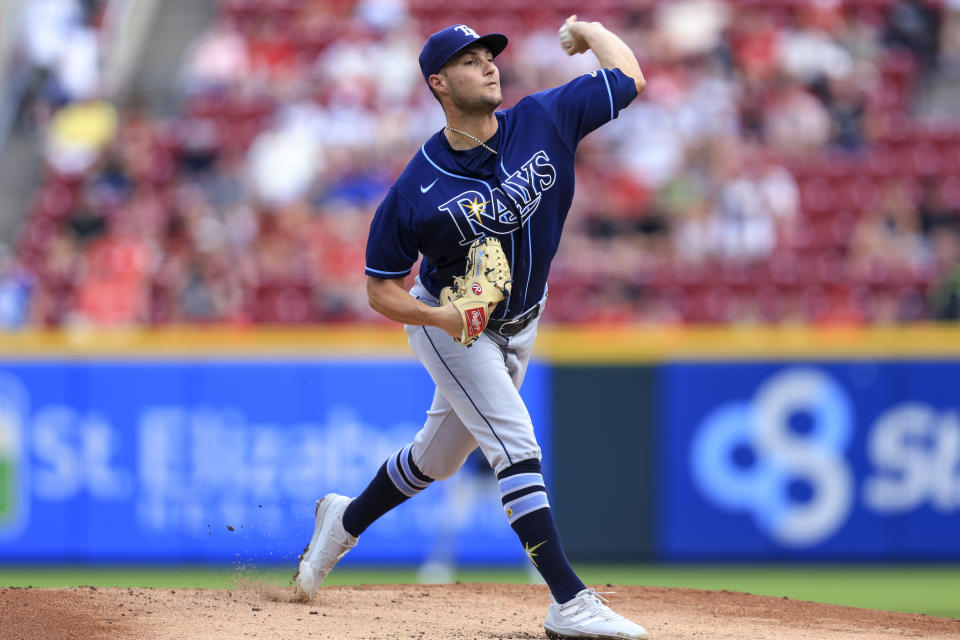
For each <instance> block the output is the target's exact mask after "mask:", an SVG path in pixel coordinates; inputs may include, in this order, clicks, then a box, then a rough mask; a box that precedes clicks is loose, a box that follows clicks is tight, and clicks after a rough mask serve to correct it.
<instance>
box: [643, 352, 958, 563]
mask: <svg viewBox="0 0 960 640" xmlns="http://www.w3.org/2000/svg"><path fill="white" fill-rule="evenodd" d="M660 408H661V415H662V423H661V427H662V430H661V449H660V455H661V459H660V460H661V480H660V482H661V487H660V488H661V491H660V499H659V501H660V505H659V522H660V531H659V534H658V535H659V538H660V540H659V547H660V549H661V554H662V556H663V557H664V558H665V559H684V560H697V559H700V560H703V559H753V560H768V559H790V558H802V559H821V560H827V559H858V558H859V559H865V560H866V559H916V560H922V559H942V558H949V559H954V560H956V559H960V363H958V362H946V361H944V362H935V361H930V362H900V361H891V362H850V363H836V362H824V363H804V364H785V363H749V364H733V363H723V364H707V363H684V364H679V363H678V364H670V365H665V366H664V367H663V368H662V379H661V402H660Z"/></svg>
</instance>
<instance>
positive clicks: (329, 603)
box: [0, 584, 960, 640]
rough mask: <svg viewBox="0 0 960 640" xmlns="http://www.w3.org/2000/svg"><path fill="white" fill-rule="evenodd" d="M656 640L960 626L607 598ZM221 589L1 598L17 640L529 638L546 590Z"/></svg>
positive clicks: (817, 609)
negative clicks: (304, 592)
mask: <svg viewBox="0 0 960 640" xmlns="http://www.w3.org/2000/svg"><path fill="white" fill-rule="evenodd" d="M597 590H598V591H613V592H615V593H613V594H610V595H608V596H607V597H608V598H609V599H610V606H611V607H612V608H613V609H614V610H615V611H617V612H618V613H621V614H623V615H625V616H627V617H628V618H630V619H632V620H634V621H635V622H637V623H639V624H642V625H644V626H645V627H646V628H647V630H648V631H649V632H650V637H651V638H652V639H654V640H668V639H671V640H672V639H675V638H696V639H698V640H701V639H702V640H707V639H709V640H721V639H723V638H730V639H731V640H756V639H760V638H762V639H765V640H808V639H809V638H817V640H841V639H842V640H846V639H849V640H864V639H865V638H891V639H892V638H903V637H913V638H925V639H943V640H946V639H948V638H952V639H954V640H956V639H957V638H960V620H954V619H952V618H934V617H931V616H924V615H915V614H908V613H889V612H886V611H872V610H869V609H854V608H850V607H838V606H834V605H826V604H818V603H812V602H799V601H796V600H785V599H782V598H771V597H766V596H753V595H749V594H745V593H733V592H727V591H694V590H691V589H663V588H655V587H617V586H612V587H598V588H597ZM293 596H294V592H293V587H284V588H282V587H269V586H257V585H256V584H253V585H247V586H243V587H241V588H238V589H233V590H220V589H216V590H215V589H201V590H197V589H188V590H184V589H174V590H170V589H101V588H96V587H77V588H72V589H30V588H27V589H16V588H0V611H2V612H3V615H2V634H0V635H2V637H3V638H5V639H8V640H67V639H70V640H74V639H75V640H98V639H107V638H109V639H129V640H144V639H149V640H234V639H236V638H256V639H258V640H290V639H297V640H299V639H307V638H316V639H321V638H324V639H326V638H329V639H330V640H352V639H358V640H359V639H361V638H363V639H376V640H382V639H396V640H408V639H409V638H415V639H417V640H451V639H463V640H466V639H471V640H472V639H474V638H477V639H487V638H497V639H504V640H506V639H515V638H516V639H521V638H523V639H531V638H544V637H546V636H545V635H544V632H543V626H542V625H543V617H544V615H545V614H546V609H547V603H548V595H547V591H546V587H543V586H531V585H513V584H511V585H502V584H457V585H429V586H418V585H376V586H361V587H325V588H323V589H321V590H320V592H319V593H318V594H317V595H316V596H315V597H314V598H313V600H312V601H309V602H295V601H294V597H293Z"/></svg>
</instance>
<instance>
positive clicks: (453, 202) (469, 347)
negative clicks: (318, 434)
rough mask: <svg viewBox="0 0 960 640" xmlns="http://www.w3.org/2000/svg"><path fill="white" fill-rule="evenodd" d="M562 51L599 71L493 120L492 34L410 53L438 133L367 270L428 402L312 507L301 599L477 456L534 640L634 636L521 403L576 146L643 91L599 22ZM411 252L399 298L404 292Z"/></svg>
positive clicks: (495, 43)
mask: <svg viewBox="0 0 960 640" xmlns="http://www.w3.org/2000/svg"><path fill="white" fill-rule="evenodd" d="M560 45H561V46H562V47H563V49H564V50H565V51H566V52H567V53H568V54H569V55H574V54H578V53H584V52H586V51H587V50H591V51H593V52H594V54H595V55H596V57H597V59H598V60H599V62H600V68H599V69H598V70H596V71H594V72H593V73H589V74H586V75H583V76H581V77H579V78H576V79H574V80H571V81H570V82H568V83H567V84H564V85H562V86H559V87H556V88H553V89H549V90H546V91H542V92H540V93H535V94H533V95H530V96H528V97H526V98H524V99H522V100H521V101H520V102H518V103H517V104H516V106H514V107H511V108H509V109H506V110H503V111H497V110H496V109H497V107H499V106H500V103H501V101H502V94H501V89H500V72H499V70H498V69H497V66H496V64H494V58H495V57H496V56H497V55H498V54H500V52H502V51H503V50H504V49H505V48H506V46H507V38H506V36H504V35H503V34H499V33H491V34H487V35H484V36H480V35H479V34H477V33H476V32H475V31H474V30H473V29H471V28H470V27H468V26H466V25H462V24H461V25H455V26H451V27H447V28H446V29H443V30H441V31H438V32H437V33H435V34H433V35H432V36H430V38H429V39H428V40H427V42H426V44H425V45H424V47H423V50H422V52H421V53H420V69H421V71H422V72H423V78H424V80H425V81H426V82H427V85H428V87H429V89H430V91H431V92H432V93H433V95H434V96H435V97H436V98H437V100H439V101H440V104H441V105H442V107H443V111H444V114H445V116H446V124H445V125H444V127H443V128H442V129H441V130H440V131H438V132H437V133H436V134H435V135H434V136H433V137H431V138H430V139H429V140H427V141H426V142H425V143H424V144H423V146H422V147H421V148H420V150H419V151H418V152H417V153H416V155H415V156H414V157H413V159H412V160H411V161H410V163H409V164H408V165H407V167H406V169H405V170H404V171H403V173H402V174H401V175H400V177H399V178H398V179H397V181H396V182H395V183H394V184H393V185H392V186H391V187H390V190H389V191H388V192H387V194H386V197H385V198H384V199H383V202H382V203H381V204H380V207H379V208H378V209H377V212H376V215H375V216H374V219H373V222H372V224H371V227H370V236H369V240H368V244H367V257H366V259H367V264H366V274H367V293H368V296H369V300H370V305H371V306H372V307H373V308H374V309H375V310H376V311H378V312H379V313H381V314H383V315H384V316H386V317H388V318H390V319H391V320H395V321H397V322H401V323H403V324H404V325H405V329H406V332H407V335H408V337H409V341H410V345H411V347H412V348H413V351H414V353H416V355H417V357H418V358H419V359H420V361H421V362H422V363H423V365H424V366H425V367H426V368H427V371H429V373H430V376H431V377H432V379H433V381H434V382H435V383H436V392H435V394H434V398H433V405H432V406H431V407H430V409H429V410H428V411H427V419H426V422H425V423H424V425H423V428H422V429H420V431H419V432H418V433H417V434H416V435H415V436H414V438H413V441H412V442H411V443H409V444H408V445H406V446H405V447H403V448H402V449H400V450H399V451H397V452H396V454H394V455H392V456H391V457H390V458H389V459H388V460H387V461H386V462H385V463H384V464H383V465H382V466H381V467H380V470H379V471H378V472H377V474H376V476H375V477H374V478H373V480H372V481H371V482H370V484H369V485H368V486H367V488H366V489H365V490H364V491H363V492H362V493H361V494H360V495H359V496H357V497H356V498H353V499H351V498H348V497H346V496H340V495H336V494H329V495H327V496H326V497H325V498H324V499H323V500H320V501H319V502H318V503H317V509H316V523H315V528H314V532H313V537H312V539H311V540H310V544H309V545H308V546H307V548H306V550H305V551H304V553H303V555H302V556H301V561H300V565H299V568H298V571H297V575H296V584H297V589H298V591H299V592H300V593H302V594H304V595H306V596H308V597H309V596H312V595H313V594H314V592H315V591H316V589H317V587H319V585H320V584H321V583H322V582H323V580H324V578H326V576H327V574H328V573H329V572H330V571H331V570H332V569H333V567H334V565H335V564H336V563H337V561H338V560H339V559H340V558H341V557H343V555H344V554H345V553H346V552H347V551H349V550H350V549H351V548H352V547H353V546H354V545H355V544H356V543H357V537H358V536H360V535H361V534H362V533H363V531H364V530H365V529H366V528H367V527H368V526H370V524H371V523H373V522H374V521H375V520H376V519H377V518H379V517H380V516H382V515H383V514H384V513H386V512H387V511H389V510H390V509H392V508H393V507H395V506H397V505H398V504H400V503H401V502H403V501H405V500H407V499H408V498H411V497H413V496H415V495H416V494H418V493H420V492H421V491H423V490H424V489H426V488H427V487H429V486H430V484H431V483H433V482H435V481H437V480H443V479H444V478H448V477H450V476H451V475H453V474H454V473H455V472H456V471H457V469H459V468H460V466H461V465H462V464H463V462H464V460H466V458H467V456H468V455H469V454H470V452H471V451H473V450H474V449H476V448H477V447H478V446H479V447H480V449H481V450H482V452H483V454H484V455H485V456H486V458H487V460H488V461H489V463H490V466H491V467H492V468H493V469H494V471H495V472H496V474H497V478H498V481H499V486H500V496H501V500H502V502H503V510H504V514H505V516H506V518H507V521H508V522H509V523H510V525H511V527H512V528H513V529H514V531H515V532H516V533H517V536H518V537H519V538H520V542H521V544H522V545H523V547H524V549H525V550H526V552H527V554H528V556H529V558H530V560H531V562H532V563H533V564H534V565H535V566H536V568H537V570H538V571H539V572H540V574H541V575H542V576H543V578H544V580H545V581H546V583H547V585H548V586H549V588H550V594H551V596H552V597H551V604H550V605H549V607H548V609H547V617H546V621H545V622H544V627H545V630H546V632H547V635H548V636H550V637H551V638H646V637H647V633H646V631H645V630H644V629H643V627H641V626H639V625H637V624H634V623H633V622H630V621H629V620H627V619H626V618H624V617H622V616H620V615H618V614H616V613H614V612H613V611H611V610H610V609H609V608H608V607H607V606H606V605H605V604H604V601H605V600H604V599H603V598H602V596H600V595H599V594H597V593H596V592H595V591H594V590H593V589H588V588H586V587H585V586H584V584H583V582H582V581H581V580H580V578H578V577H577V575H576V573H574V571H573V569H572V568H571V566H570V564H569V563H568V562H567V559H566V556H565V555H564V552H563V548H562V546H561V544H560V537H559V535H558V533H557V528H556V525H555V523H554V518H553V514H552V512H551V509H550V504H549V502H548V500H547V493H546V487H545V485H544V480H543V476H542V474H541V470H540V447H539V446H538V445H537V441H536V438H535V437H534V431H533V425H532V423H531V421H530V416H529V414H528V412H527V409H526V407H525V406H524V403H523V400H522V399H521V397H520V393H519V388H520V384H521V383H522V382H523V377H524V373H525V371H526V368H527V363H528V362H529V360H530V354H531V351H532V349H533V343H534V340H535V338H536V335H537V323H538V320H539V318H540V316H541V314H542V313H543V309H544V305H545V303H546V299H547V274H548V272H549V270H550V263H551V260H552V259H553V256H554V255H555V254H556V252H557V247H558V245H559V242H560V234H561V231H562V229H563V224H564V221H565V219H566V216H567V212H568V211H569V209H570V203H571V201H572V199H573V189H574V154H575V152H576V149H577V145H578V144H579V142H580V140H581V139H583V137H584V136H586V135H587V134H588V133H590V132H591V131H593V130H594V129H596V128H597V127H599V126H600V125H602V124H604V123H606V122H608V121H610V120H613V119H614V118H616V117H617V114H618V113H619V111H620V110H621V109H623V108H625V107H626V106H627V105H628V104H630V102H631V101H632V100H633V99H634V98H635V97H637V95H638V94H639V93H640V92H642V91H643V89H644V87H645V80H644V78H643V74H642V72H641V71H640V66H639V64H638V63H637V60H636V58H635V57H634V55H633V53H632V52H631V51H630V49H629V48H628V47H627V45H626V44H624V42H623V41H622V40H621V39H620V38H619V37H617V36H616V35H615V34H613V33H612V32H610V31H609V30H607V29H606V28H604V27H603V25H601V24H600V23H598V22H580V21H578V20H577V18H576V16H572V17H570V18H569V19H568V20H567V21H566V22H565V23H564V25H563V26H562V27H561V28H560ZM420 255H422V256H423V260H422V262H421V266H420V271H419V274H418V276H417V278H416V283H415V284H414V286H413V288H412V289H411V290H410V291H409V292H408V291H406V290H405V288H404V286H403V280H404V277H405V276H407V275H409V274H410V271H411V269H412V266H413V265H414V264H415V262H416V261H417V259H418V257H419V256H420ZM598 542H599V541H598Z"/></svg>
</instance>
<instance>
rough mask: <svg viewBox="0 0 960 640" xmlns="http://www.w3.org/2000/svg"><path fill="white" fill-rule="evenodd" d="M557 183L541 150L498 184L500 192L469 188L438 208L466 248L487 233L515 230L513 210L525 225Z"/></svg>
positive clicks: (493, 189)
mask: <svg viewBox="0 0 960 640" xmlns="http://www.w3.org/2000/svg"><path fill="white" fill-rule="evenodd" d="M556 181H557V170H556V168H555V167H554V166H553V165H552V164H551V163H550V157H549V156H548V155H547V153H546V152H545V151H543V150H540V151H537V152H536V153H535V154H533V156H532V157H531V158H530V159H529V160H527V161H526V162H525V163H523V165H522V166H521V167H520V168H519V169H517V170H516V171H514V172H513V173H512V174H510V176H509V177H508V178H507V179H506V180H503V181H502V182H501V184H502V186H503V189H501V188H500V187H499V186H496V187H490V191H489V193H488V194H483V193H481V192H480V191H478V190H477V189H469V190H467V191H464V192H462V193H460V194H457V195H456V196H454V197H453V198H450V199H449V200H447V201H446V202H444V203H443V204H441V205H439V209H440V210H441V211H444V212H446V213H447V214H448V215H449V216H450V217H451V218H452V219H453V222H454V224H456V225H457V230H458V231H459V232H460V236H461V240H460V244H461V245H468V244H470V243H471V242H473V241H474V240H475V239H477V238H479V237H481V236H483V235H485V234H486V233H494V234H498V235H505V234H509V233H512V232H513V230H514V229H516V228H517V216H516V214H515V213H514V212H515V211H516V210H519V211H520V218H521V220H520V224H521V225H523V224H525V223H526V222H527V220H529V219H530V216H532V215H533V214H534V213H536V211H537V209H538V208H539V206H540V201H541V199H542V198H543V192H544V191H547V190H548V189H550V188H551V187H552V186H553V185H554V184H555V183H556ZM481 188H482V187H481ZM420 189H421V190H422V189H423V187H420ZM487 204H489V205H490V206H486V205H487Z"/></svg>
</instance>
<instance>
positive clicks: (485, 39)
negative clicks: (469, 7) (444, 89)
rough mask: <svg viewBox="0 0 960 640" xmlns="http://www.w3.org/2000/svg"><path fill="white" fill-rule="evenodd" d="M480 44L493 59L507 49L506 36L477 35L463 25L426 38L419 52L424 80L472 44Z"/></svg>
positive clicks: (498, 34)
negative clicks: (488, 51)
mask: <svg viewBox="0 0 960 640" xmlns="http://www.w3.org/2000/svg"><path fill="white" fill-rule="evenodd" d="M477 43H479V44H482V45H484V46H486V47H487V49H490V53H492V54H493V55H494V57H496V56H498V55H500V52H501V51H503V50H504V49H506V48H507V36H505V35H503V34H502V33H488V34H487V35H485V36H481V35H479V34H478V33H477V32H476V31H474V30H473V29H471V28H470V27H468V26H467V25H465V24H458V25H454V26H452V27H447V28H446V29H441V30H440V31H437V32H436V33H435V34H433V35H432V36H430V37H429V38H427V43H426V44H425V45H423V51H421V52H420V71H422V72H423V79H424V80H426V79H427V78H429V77H430V76H432V75H433V74H435V73H439V72H440V69H442V68H443V65H445V64H447V61H448V60H450V58H452V57H453V56H455V55H457V54H458V53H460V52H461V51H463V50H464V49H466V48H467V47H469V46H471V45H474V44H477Z"/></svg>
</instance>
